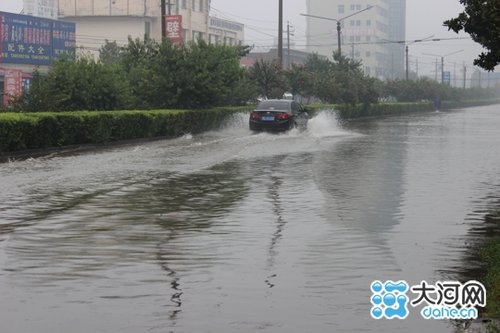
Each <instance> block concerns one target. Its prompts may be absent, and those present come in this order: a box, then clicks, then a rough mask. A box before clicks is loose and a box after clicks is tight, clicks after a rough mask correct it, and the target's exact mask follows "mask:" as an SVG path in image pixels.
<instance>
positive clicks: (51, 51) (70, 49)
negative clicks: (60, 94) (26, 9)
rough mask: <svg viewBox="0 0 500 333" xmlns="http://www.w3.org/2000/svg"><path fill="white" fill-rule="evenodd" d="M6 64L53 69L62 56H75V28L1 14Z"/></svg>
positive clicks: (10, 14) (1, 45) (2, 49)
mask: <svg viewBox="0 0 500 333" xmlns="http://www.w3.org/2000/svg"><path fill="white" fill-rule="evenodd" d="M0 18H1V20H2V24H1V26H2V27H1V29H0V31H1V43H0V48H1V50H0V52H1V55H2V60H1V61H2V62H3V63H12V64H28V65H50V64H51V63H52V61H53V60H54V58H57V57H60V56H61V55H62V54H74V46H75V24H74V23H68V22H60V21H54V20H49V19H44V18H39V17H33V16H28V15H18V14H12V13H6V12H0Z"/></svg>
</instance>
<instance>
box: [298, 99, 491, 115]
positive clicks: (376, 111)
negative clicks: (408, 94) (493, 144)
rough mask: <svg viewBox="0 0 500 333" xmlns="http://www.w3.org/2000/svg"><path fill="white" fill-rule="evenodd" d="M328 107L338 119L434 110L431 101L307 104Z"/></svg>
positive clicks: (461, 104)
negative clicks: (334, 112) (335, 113)
mask: <svg viewBox="0 0 500 333" xmlns="http://www.w3.org/2000/svg"><path fill="white" fill-rule="evenodd" d="M492 104H500V100H489V101H443V102H442V104H441V109H442V110H450V109H457V108H466V107H473V106H483V105H492ZM325 108H330V109H332V110H335V111H336V112H337V113H338V116H339V118H340V119H350V118H360V117H375V116H388V115H396V114H403V113H408V112H429V111H434V110H435V108H434V104H433V103H432V102H420V103H380V104H370V105H363V104H358V105H321V104H314V105H308V106H307V109H308V110H310V111H312V112H316V111H318V110H324V109H325Z"/></svg>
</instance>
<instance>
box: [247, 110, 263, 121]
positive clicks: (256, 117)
mask: <svg viewBox="0 0 500 333" xmlns="http://www.w3.org/2000/svg"><path fill="white" fill-rule="evenodd" d="M250 118H251V119H253V120H260V118H261V117H260V113H258V112H255V111H252V112H251V113H250Z"/></svg>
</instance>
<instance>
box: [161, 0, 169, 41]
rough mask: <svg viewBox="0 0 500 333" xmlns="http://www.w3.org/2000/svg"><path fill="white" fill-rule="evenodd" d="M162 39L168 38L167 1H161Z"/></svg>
mask: <svg viewBox="0 0 500 333" xmlns="http://www.w3.org/2000/svg"><path fill="white" fill-rule="evenodd" d="M160 6H161V37H162V39H166V38H167V23H166V22H165V16H166V15H167V13H166V7H167V5H166V3H165V0H161V4H160ZM168 8H169V9H170V6H168Z"/></svg>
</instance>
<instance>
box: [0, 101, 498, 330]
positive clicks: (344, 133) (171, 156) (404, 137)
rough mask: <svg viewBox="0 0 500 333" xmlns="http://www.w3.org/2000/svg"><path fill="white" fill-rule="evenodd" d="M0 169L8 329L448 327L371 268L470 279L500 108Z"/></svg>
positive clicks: (231, 131) (321, 120)
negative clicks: (386, 287) (404, 313)
mask: <svg viewBox="0 0 500 333" xmlns="http://www.w3.org/2000/svg"><path fill="white" fill-rule="evenodd" d="M246 123H247V115H238V116H235V117H234V119H233V120H232V122H231V123H230V124H228V126H227V127H225V128H224V129H222V130H220V131H217V132H209V133H205V134H202V135H197V136H192V135H186V136H184V137H182V138H179V139H176V140H165V141H158V142H149V143H144V144H140V145H136V146H125V147H120V148H118V147H115V148H112V149H106V150H101V151H95V152H87V153H84V154H79V155H78V154H76V155H69V156H52V157H45V158H37V159H29V160H26V161H20V162H13V163H6V164H1V165H0V179H1V184H2V189H1V190H0V290H1V291H2V301H1V302H0V313H2V314H4V315H5V316H6V317H8V318H9V321H8V322H7V321H0V331H2V332H4V331H5V332H27V333H30V332H37V333H39V332H65V331H68V332H116V331H121V332H146V331H152V332H156V331H157V332H233V331H237V332H254V331H257V330H263V331H268V332H305V331H311V332H324V331H336V332H352V331H370V332H379V331H390V332H400V331H405V332H406V331H412V332H420V331H423V330H428V331H432V332H436V331H438V332H439V331H440V332H449V331H451V330H452V328H451V325H450V324H449V323H447V322H437V321H424V320H422V319H420V318H419V316H418V312H414V313H411V314H410V317H409V318H408V319H407V320H404V321H374V320H372V319H371V318H370V317H369V310H370V303H369V297H370V294H369V285H370V283H371V282H372V281H373V280H375V279H380V280H385V279H393V280H397V279H406V280H408V282H409V283H416V282H420V281H421V280H423V279H427V280H429V281H435V280H437V279H441V278H446V279H458V278H461V277H463V276H461V275H460V274H462V269H461V267H463V259H464V258H466V256H467V255H468V253H469V252H470V251H469V250H470V248H471V247H472V246H475V242H476V239H477V238H478V237H479V236H480V235H482V234H483V233H485V232H486V233H487V232H490V229H491V228H492V226H490V225H487V224H485V223H484V220H483V219H482V217H483V216H484V213H485V212H487V211H488V210H489V209H490V208H491V207H493V206H494V205H497V204H498V202H499V201H500V200H499V198H500V195H499V194H498V193H499V189H500V183H498V176H499V174H500V167H499V165H500V163H499V162H500V161H499V158H500V157H499V155H498V154H493V153H492V152H494V151H496V150H495V149H496V147H495V145H496V143H497V142H498V140H499V139H500V134H499V133H498V131H497V129H498V128H499V127H500V115H499V114H497V112H495V110H494V107H490V108H488V107H485V108H477V109H468V110H463V111H455V112H449V113H438V114H437V113H430V114H426V115H416V116H405V117H391V118H386V119H370V120H363V121H354V122H350V123H346V124H344V125H343V127H342V128H340V127H339V126H338V125H337V123H336V120H335V118H334V117H333V116H332V115H331V114H330V113H327V112H325V113H320V115H319V116H318V117H317V118H315V119H312V120H311V122H310V126H309V129H308V130H307V131H306V132H302V133H301V132H298V131H291V132H289V133H284V134H280V135H272V134H265V133H264V134H256V135H254V134H252V133H250V132H249V131H248V130H247V127H246Z"/></svg>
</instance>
